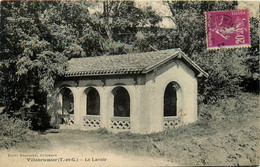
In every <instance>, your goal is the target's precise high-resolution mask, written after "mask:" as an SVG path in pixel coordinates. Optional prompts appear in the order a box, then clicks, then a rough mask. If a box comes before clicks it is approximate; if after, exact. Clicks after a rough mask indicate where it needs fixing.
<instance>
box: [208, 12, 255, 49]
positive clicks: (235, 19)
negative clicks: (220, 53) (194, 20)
mask: <svg viewBox="0 0 260 167" xmlns="http://www.w3.org/2000/svg"><path fill="white" fill-rule="evenodd" d="M206 28H207V48H208V49H218V48H220V47H225V48H236V47H250V46H251V45H250V29H249V11H248V10H230V11H211V12H206Z"/></svg>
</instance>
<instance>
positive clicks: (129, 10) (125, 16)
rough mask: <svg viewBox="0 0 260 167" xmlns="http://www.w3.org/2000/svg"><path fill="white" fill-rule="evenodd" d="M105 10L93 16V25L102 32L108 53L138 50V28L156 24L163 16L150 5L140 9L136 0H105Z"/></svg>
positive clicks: (103, 3)
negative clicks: (136, 46) (136, 44)
mask: <svg viewBox="0 0 260 167" xmlns="http://www.w3.org/2000/svg"><path fill="white" fill-rule="evenodd" d="M102 6H103V11H102V12H96V13H94V15H93V16H92V25H95V26H93V27H98V29H96V30H97V31H98V32H99V33H100V34H102V40H103V50H104V52H105V53H108V54H120V53H121V54H122V53H127V52H133V51H138V50H139V49H138V48H135V45H134V44H135V43H136V40H137V39H136V34H137V33H138V32H139V30H138V29H140V28H141V27H144V26H147V25H149V26H154V25H155V24H157V23H158V22H159V21H161V17H160V16H158V15H157V14H156V12H155V11H153V10H152V9H151V8H150V7H147V8H145V9H140V8H138V7H136V5H135V2H134V1H108V0H106V1H103V2H102Z"/></svg>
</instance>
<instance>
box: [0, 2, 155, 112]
mask: <svg viewBox="0 0 260 167" xmlns="http://www.w3.org/2000/svg"><path fill="white" fill-rule="evenodd" d="M0 3H1V25H0V39H1V41H0V42H1V43H0V47H1V49H0V73H1V74H2V75H1V76H0V93H1V95H2V97H1V102H2V103H3V104H4V105H6V106H7V110H8V111H9V112H10V113H16V112H17V111H19V109H20V108H21V107H24V106H26V104H28V103H30V102H31V101H34V102H35V103H37V104H39V105H40V106H44V105H45V103H46V101H45V100H46V98H45V97H46V94H47V93H48V91H49V90H51V89H52V88H53V86H54V83H55V80H56V79H57V77H59V76H61V75H63V74H64V72H65V70H66V62H67V60H69V59H71V58H75V57H86V56H98V55H101V54H104V53H108V54H118V53H127V52H129V51H130V50H133V49H134V48H133V47H132V46H131V45H130V43H131V42H133V41H134V38H135V34H136V33H137V30H136V27H138V26H141V25H144V24H148V23H149V24H154V23H156V22H157V21H158V20H159V17H157V15H156V14H155V13H154V12H153V11H151V10H150V9H149V10H141V9H139V8H137V7H135V4H134V2H130V1H122V2H121V1H120V2H119V1H118V2H115V1H104V3H103V4H104V11H103V12H101V13H94V14H91V13H90V12H89V7H90V6H91V5H97V4H99V3H100V2H90V1H75V2H70V1H48V2H46V1H41V2H32V1H15V2H6V1H5V2H3V1H2V2H0Z"/></svg>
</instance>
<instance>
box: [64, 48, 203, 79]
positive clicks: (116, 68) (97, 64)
mask: <svg viewBox="0 0 260 167" xmlns="http://www.w3.org/2000/svg"><path fill="white" fill-rule="evenodd" d="M175 57H183V58H185V59H186V58H187V59H188V60H186V61H187V62H188V63H189V64H191V65H192V66H193V67H194V68H195V69H197V70H198V71H199V72H202V73H203V74H205V75H204V76H206V77H207V73H205V72H204V71H203V70H202V69H200V68H199V67H198V66H197V65H196V64H195V63H194V62H193V61H191V60H190V59H189V58H188V57H187V56H186V55H185V54H184V53H183V52H181V50H180V49H169V50H160V51H153V52H144V53H131V54H124V55H111V56H98V57H86V58H74V59H71V60H70V61H69V67H68V70H67V72H66V74H65V76H66V77H70V76H94V75H118V74H144V73H147V72H149V71H151V70H153V68H155V67H157V66H159V65H161V64H163V63H165V62H167V61H168V60H170V59H172V58H175Z"/></svg>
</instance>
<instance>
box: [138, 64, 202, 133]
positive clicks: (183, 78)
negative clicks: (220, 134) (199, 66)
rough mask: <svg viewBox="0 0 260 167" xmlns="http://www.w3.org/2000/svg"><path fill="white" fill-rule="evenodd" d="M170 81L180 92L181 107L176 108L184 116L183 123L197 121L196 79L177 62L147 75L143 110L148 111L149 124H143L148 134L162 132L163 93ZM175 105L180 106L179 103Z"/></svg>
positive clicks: (187, 69)
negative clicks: (175, 84)
mask: <svg viewBox="0 0 260 167" xmlns="http://www.w3.org/2000/svg"><path fill="white" fill-rule="evenodd" d="M172 81H175V82H177V83H178V84H179V85H180V87H181V90H182V105H181V106H178V107H177V108H178V111H179V110H182V111H183V112H184V113H185V114H186V116H184V117H183V121H184V123H190V122H194V121H196V120H197V79H196V77H195V76H194V72H193V71H192V70H190V69H189V68H188V67H187V66H186V65H185V64H184V63H182V62H181V61H178V60H177V61H174V62H171V63H169V64H167V65H165V66H163V67H162V68H158V69H157V71H155V72H153V73H150V74H148V75H147V83H146V85H145V86H146V88H145V92H146V93H145V95H146V96H147V94H149V95H148V97H147V98H146V99H147V101H146V103H145V104H144V107H143V108H146V109H149V120H148V121H149V122H148V123H147V121H145V122H144V123H143V124H144V125H145V124H148V125H149V129H148V133H152V132H159V131H162V130H163V103H164V102H163V99H164V91H165V88H166V86H167V85H168V84H169V83H170V82H172ZM142 97H143V98H145V97H144V96H142ZM178 100H179V99H178ZM177 104H178V105H180V102H179V101H178V102H177ZM178 111H177V112H178ZM177 115H178V114H177Z"/></svg>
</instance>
